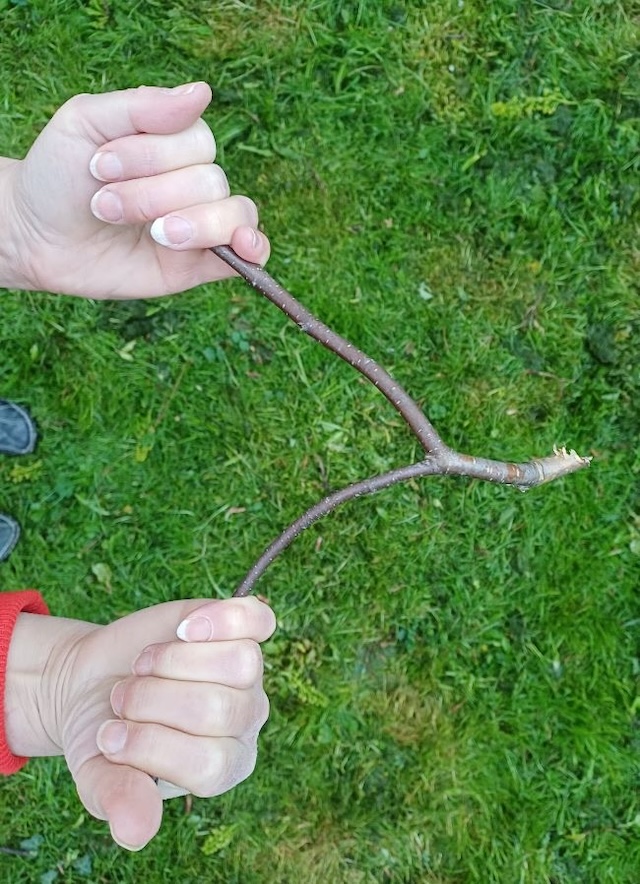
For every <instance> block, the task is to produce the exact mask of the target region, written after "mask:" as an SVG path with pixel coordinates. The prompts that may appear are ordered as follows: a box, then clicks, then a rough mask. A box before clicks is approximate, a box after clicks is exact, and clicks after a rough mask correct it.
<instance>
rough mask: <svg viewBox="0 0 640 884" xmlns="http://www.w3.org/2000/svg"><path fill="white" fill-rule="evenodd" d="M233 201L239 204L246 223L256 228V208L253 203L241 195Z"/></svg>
mask: <svg viewBox="0 0 640 884" xmlns="http://www.w3.org/2000/svg"><path fill="white" fill-rule="evenodd" d="M235 199H236V200H237V201H238V202H239V204H240V209H241V212H242V214H243V215H244V216H245V220H246V223H247V224H248V225H249V226H251V227H256V226H257V224H258V207H257V206H256V204H255V203H254V201H253V200H252V199H251V198H250V197H248V196H244V195H243V194H238V195H237V196H236V197H235Z"/></svg>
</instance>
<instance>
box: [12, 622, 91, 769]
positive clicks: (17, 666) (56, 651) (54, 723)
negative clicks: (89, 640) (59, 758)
mask: <svg viewBox="0 0 640 884" xmlns="http://www.w3.org/2000/svg"><path fill="white" fill-rule="evenodd" d="M95 628H96V627H95V626H94V625H93V624H90V623H83V622H81V621H78V620H67V619H65V618H63V617H48V616H44V617H43V616H42V615H39V614H25V613H23V614H20V615H19V616H18V619H17V620H16V625H15V628H14V630H13V635H12V637H11V644H10V646H9V655H8V658H7V669H6V683H5V696H4V708H5V734H6V740H7V744H8V746H9V748H10V749H11V751H12V752H13V754H14V755H19V756H25V757H28V758H32V757H37V756H43V755H61V754H62V736H61V728H62V723H63V711H64V696H65V690H64V687H65V682H66V680H67V677H68V674H69V672H70V669H71V668H72V665H73V664H72V660H73V657H74V648H75V646H76V644H77V641H78V639H79V638H81V637H82V636H84V635H86V634H87V632H90V631H92V630H93V629H95Z"/></svg>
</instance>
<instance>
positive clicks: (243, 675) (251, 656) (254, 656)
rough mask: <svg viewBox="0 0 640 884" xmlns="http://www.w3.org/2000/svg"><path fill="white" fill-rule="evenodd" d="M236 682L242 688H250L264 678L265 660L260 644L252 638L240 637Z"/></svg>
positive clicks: (236, 658)
mask: <svg viewBox="0 0 640 884" xmlns="http://www.w3.org/2000/svg"><path fill="white" fill-rule="evenodd" d="M235 663H236V683H237V685H238V686H239V687H240V688H244V689H246V688H250V687H253V685H255V684H256V683H258V682H259V681H260V680H261V678H262V670H263V662H262V651H261V650H260V645H259V644H257V642H254V641H253V640H252V639H249V638H244V639H239V640H238V642H237V649H236V657H235Z"/></svg>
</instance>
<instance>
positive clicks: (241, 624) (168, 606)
mask: <svg viewBox="0 0 640 884" xmlns="http://www.w3.org/2000/svg"><path fill="white" fill-rule="evenodd" d="M201 608H205V609H206V615H207V616H209V617H210V618H211V621H212V626H211V627H210V628H211V629H213V630H214V631H215V636H214V639H215V638H219V639H222V640H224V639H233V638H234V637H236V635H237V633H238V630H239V629H242V628H246V629H247V632H246V633H245V634H244V636H240V637H245V636H246V637H248V638H253V639H254V640H255V641H264V640H265V639H267V638H269V636H270V635H271V633H272V632H273V630H274V628H275V617H274V614H273V611H272V610H271V609H270V608H269V606H268V605H265V604H264V602H261V601H259V600H258V599H256V598H253V597H249V598H242V599H233V598H231V599H216V600H211V599H187V600H182V601H173V602H163V603H162V604H159V605H154V606H153V608H145V609H143V610H141V611H135V612H134V613H133V614H129V615H128V616H127V617H123V618H122V619H121V620H117V621H116V622H115V623H112V624H110V625H109V626H105V627H104V630H105V633H104V634H107V635H108V634H109V632H112V633H113V634H114V637H115V636H117V638H116V639H115V641H116V643H117V647H122V648H130V647H135V646H136V645H137V646H138V647H140V636H141V635H145V636H147V641H148V642H149V643H150V644H151V643H153V642H170V641H173V640H175V636H176V628H177V627H178V626H179V624H181V623H182V622H183V621H184V620H188V619H189V618H190V617H191V616H192V615H193V614H194V612H196V611H199V610H200V609H201ZM238 608H240V610H238ZM242 611H244V614H243V613H242Z"/></svg>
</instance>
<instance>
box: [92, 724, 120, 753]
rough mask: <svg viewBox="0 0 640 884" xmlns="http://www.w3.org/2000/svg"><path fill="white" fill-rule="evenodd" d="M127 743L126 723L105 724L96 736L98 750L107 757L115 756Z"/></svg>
mask: <svg viewBox="0 0 640 884" xmlns="http://www.w3.org/2000/svg"><path fill="white" fill-rule="evenodd" d="M126 742H127V724H126V722H124V721H107V722H105V723H104V724H103V725H102V727H101V728H100V730H99V731H98V733H97V736H96V743H97V745H98V749H99V750H100V751H101V752H103V753H104V754H105V755H115V754H116V752H120V751H121V750H122V749H123V748H124V744H125V743H126Z"/></svg>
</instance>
